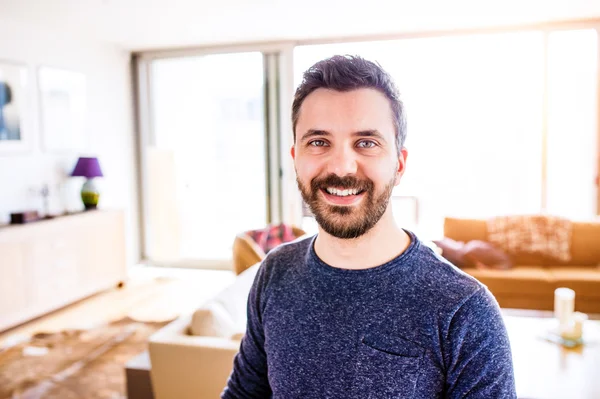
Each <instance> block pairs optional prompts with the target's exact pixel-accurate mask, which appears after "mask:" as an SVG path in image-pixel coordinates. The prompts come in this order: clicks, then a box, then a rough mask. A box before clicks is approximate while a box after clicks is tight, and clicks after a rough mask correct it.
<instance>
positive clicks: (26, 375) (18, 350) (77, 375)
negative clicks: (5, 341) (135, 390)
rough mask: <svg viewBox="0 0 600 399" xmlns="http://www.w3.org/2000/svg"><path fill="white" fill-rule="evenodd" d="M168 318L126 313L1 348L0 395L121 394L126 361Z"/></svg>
mask: <svg viewBox="0 0 600 399" xmlns="http://www.w3.org/2000/svg"><path fill="white" fill-rule="evenodd" d="M167 323H168V322H166V321H165V322H138V321H135V320H132V319H130V318H124V319H121V320H118V321H115V322H112V323H110V324H107V325H102V326H97V327H94V328H90V329H86V330H66V331H61V332H57V333H49V334H46V333H39V334H36V335H34V336H33V337H32V338H31V339H30V340H29V341H27V342H22V343H19V344H16V345H14V346H11V347H9V348H6V349H4V350H2V351H1V352H0V399H5V398H7V399H8V398H10V399H38V398H44V399H75V398H78V399H79V398H86V399H88V398H89V399H105V398H109V399H117V398H125V397H126V394H125V392H126V389H125V363H127V361H128V360H129V359H131V358H132V357H134V356H136V355H138V354H140V353H142V352H143V351H145V350H146V349H147V342H148V337H149V336H150V335H151V334H152V333H154V332H155V331H157V330H158V329H159V328H161V327H163V326H164V325H166V324H167Z"/></svg>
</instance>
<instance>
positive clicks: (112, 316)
mask: <svg viewBox="0 0 600 399" xmlns="http://www.w3.org/2000/svg"><path fill="white" fill-rule="evenodd" d="M234 278H235V277H234V274H233V272H230V271H222V270H194V269H169V268H157V267H145V266H136V267H134V268H132V270H131V272H130V278H129V280H128V281H127V283H126V284H125V286H124V287H123V288H115V289H112V290H109V291H105V292H103V293H100V294H97V295H95V296H93V297H90V298H87V299H84V300H82V301H80V302H77V303H76V304H73V305H71V306H68V307H66V308H63V309H61V310H58V311H56V312H53V313H51V314H48V315H46V316H43V317H41V318H38V319H35V320H33V321H31V322H28V323H26V324H23V325H21V326H18V327H15V328H12V329H10V330H7V331H5V332H1V333H0V348H2V347H5V346H9V345H11V344H12V343H15V342H18V341H21V340H23V339H27V338H28V337H29V336H31V335H32V334H35V333H38V332H53V331H61V330H65V329H71V328H86V327H91V326H94V325H97V324H104V323H106V322H110V321H113V320H118V319H121V318H123V317H126V316H129V317H131V318H133V319H136V320H140V321H163V320H170V319H173V318H175V317H177V316H179V315H181V314H183V313H187V312H192V311H193V310H194V309H195V308H197V307H198V306H200V305H201V304H202V303H203V302H205V301H206V300H207V299H209V298H210V297H212V296H214V295H215V294H217V293H218V292H219V291H221V290H222V289H224V288H225V287H226V286H227V285H229V284H231V283H232V282H233V281H234Z"/></svg>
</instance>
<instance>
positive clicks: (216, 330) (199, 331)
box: [190, 263, 259, 339]
mask: <svg viewBox="0 0 600 399" xmlns="http://www.w3.org/2000/svg"><path fill="white" fill-rule="evenodd" d="M258 267H259V264H258V263H257V264H255V265H254V266H251V267H249V268H248V269H246V270H244V271H243V272H242V273H241V274H240V275H239V276H237V277H236V279H235V281H234V283H233V284H231V285H230V286H229V287H227V288H225V289H224V290H223V291H221V292H220V293H219V294H217V295H216V296H215V297H214V298H213V299H211V300H210V301H209V302H207V303H206V304H205V305H203V306H202V307H200V308H199V309H198V310H196V311H195V312H194V314H193V315H192V322H191V325H190V334H192V335H201V336H210V337H226V338H232V339H240V338H241V336H243V334H244V333H245V331H246V322H247V313H246V312H247V304H248V294H249V293H250V288H251V287H252V283H253V282H254V277H255V276H256V272H257V271H258Z"/></svg>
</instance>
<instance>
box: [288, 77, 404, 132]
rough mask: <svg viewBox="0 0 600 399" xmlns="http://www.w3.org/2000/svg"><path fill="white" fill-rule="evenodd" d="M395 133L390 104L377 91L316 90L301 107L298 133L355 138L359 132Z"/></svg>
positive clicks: (368, 89) (366, 89)
mask: <svg viewBox="0 0 600 399" xmlns="http://www.w3.org/2000/svg"><path fill="white" fill-rule="evenodd" d="M390 129H391V130H394V122H393V117H392V110H391V106H390V104H389V100H388V99H387V97H385V95H384V94H382V93H380V92H379V91H377V90H375V89H370V88H364V89H357V90H352V91H348V92H340V91H335V90H330V89H317V90H315V91H314V92H312V93H311V94H309V95H308V96H307V97H306V99H305V100H304V103H303V104H302V106H301V107H300V112H299V115H298V124H297V133H300V134H301V135H302V134H303V133H306V132H307V131H309V130H322V131H325V132H330V133H346V134H352V133H355V132H358V131H370V130H375V131H379V132H381V133H382V134H385V133H386V131H388V130H390Z"/></svg>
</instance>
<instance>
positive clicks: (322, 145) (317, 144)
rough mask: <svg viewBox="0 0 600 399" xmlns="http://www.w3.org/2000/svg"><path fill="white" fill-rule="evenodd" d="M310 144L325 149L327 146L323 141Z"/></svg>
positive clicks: (314, 141)
mask: <svg viewBox="0 0 600 399" xmlns="http://www.w3.org/2000/svg"><path fill="white" fill-rule="evenodd" d="M308 144H309V145H312V146H313V147H324V146H325V145H326V143H325V141H323V140H313V141H311V142H310V143H308Z"/></svg>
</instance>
